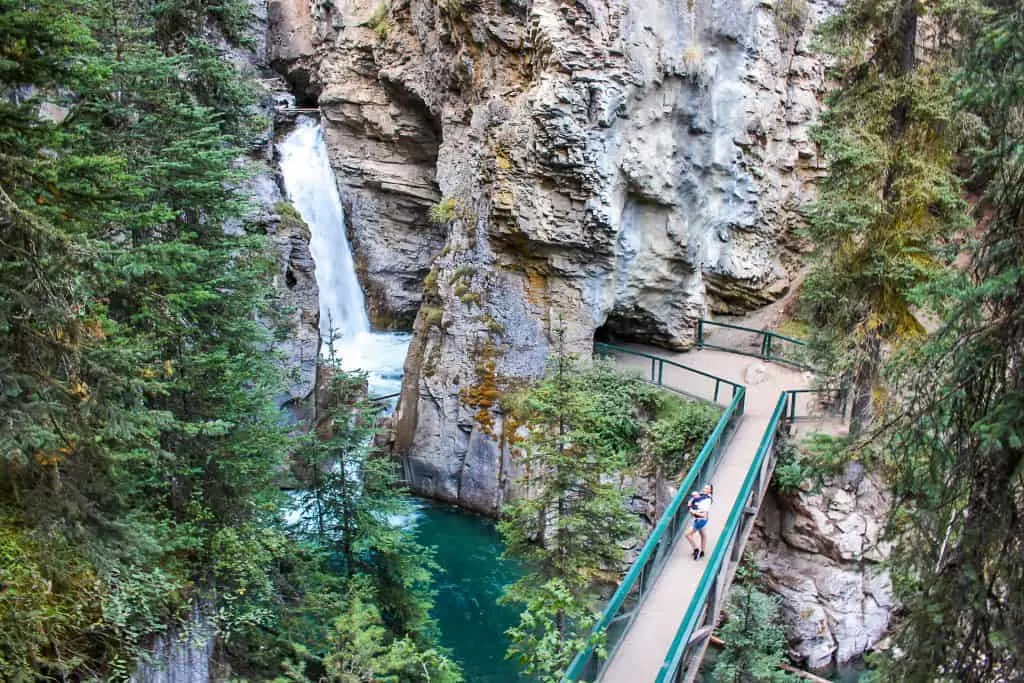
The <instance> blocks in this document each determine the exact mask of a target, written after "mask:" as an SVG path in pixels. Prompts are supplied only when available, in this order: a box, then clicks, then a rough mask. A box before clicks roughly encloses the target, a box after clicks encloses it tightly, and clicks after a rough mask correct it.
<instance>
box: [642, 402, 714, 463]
mask: <svg viewBox="0 0 1024 683" xmlns="http://www.w3.org/2000/svg"><path fill="white" fill-rule="evenodd" d="M653 398H654V400H655V401H656V403H657V407H658V410H657V413H656V419H655V420H654V422H653V423H652V424H651V425H650V428H649V429H648V432H647V436H646V438H645V440H644V445H643V454H644V457H645V458H647V459H649V460H650V461H651V462H652V463H653V464H654V466H655V467H656V468H657V469H658V470H659V471H661V472H664V473H666V474H667V475H668V476H676V475H679V474H684V473H685V472H686V471H687V470H689V468H690V465H691V464H692V463H693V461H694V460H696V459H697V455H698V454H699V453H700V451H701V449H702V448H703V447H704V444H705V442H706V441H707V440H708V437H709V436H710V435H711V432H712V431H714V429H715V425H716V424H718V419H719V417H721V415H722V411H721V410H720V409H719V408H717V407H716V406H713V405H709V404H707V403H700V402H697V401H686V400H682V399H680V398H679V397H677V396H674V395H671V394H667V393H660V392H659V393H658V394H654V395H653Z"/></svg>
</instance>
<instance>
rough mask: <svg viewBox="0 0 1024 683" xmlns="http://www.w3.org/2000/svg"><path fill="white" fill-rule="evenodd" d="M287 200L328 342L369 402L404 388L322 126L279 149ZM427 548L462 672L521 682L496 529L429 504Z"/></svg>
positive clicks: (301, 121)
mask: <svg viewBox="0 0 1024 683" xmlns="http://www.w3.org/2000/svg"><path fill="white" fill-rule="evenodd" d="M278 156H279V157H280V164H281V166H280V167H281V175H282V178H283V180H284V185H285V191H286V192H287V194H288V198H289V199H290V200H291V201H292V203H293V204H294V205H295V208H296V209H297V210H298V211H299V214H300V215H301V216H302V218H303V219H304V220H305V221H306V223H307V225H309V229H310V233H311V240H310V250H311V252H312V254H313V260H314V262H315V263H316V280H317V285H318V287H319V289H320V335H321V337H322V338H323V339H324V340H328V339H330V338H331V336H332V335H333V337H334V343H333V348H334V352H335V353H336V354H337V357H338V358H340V360H341V365H342V367H343V368H345V369H346V370H363V371H365V372H366V373H367V379H368V382H369V392H370V395H371V396H383V395H388V394H393V393H395V392H397V391H399V390H401V388H402V366H403V365H404V363H405V355H406V351H407V350H408V347H409V340H410V335H408V334H400V333H382V332H373V331H372V330H371V329H370V323H369V320H368V319H367V315H366V305H365V301H364V297H363V292H362V290H361V289H360V287H359V281H358V280H357V279H356V272H355V265H354V263H353V259H352V252H351V250H350V248H349V244H348V239H347V238H346V236H345V212H344V208H343V206H342V204H341V198H340V196H339V195H338V187H337V184H336V182H335V179H334V171H333V169H332V168H331V165H330V162H329V159H328V156H327V146H326V145H325V144H324V140H323V134H322V132H321V129H320V124H319V122H318V121H317V120H315V119H313V118H310V117H307V116H302V117H299V118H298V119H297V120H296V122H295V128H294V130H292V131H291V132H290V133H289V134H288V135H287V136H286V137H285V138H284V139H283V140H282V141H281V142H280V143H279V144H278ZM409 523H410V524H413V525H414V526H415V528H416V534H417V537H418V539H419V541H420V543H423V544H424V545H427V546H434V547H435V548H436V561H437V564H438V565H439V566H440V568H441V572H440V573H439V574H438V576H437V577H436V584H435V587H436V589H437V598H436V600H435V604H434V612H433V615H434V617H435V618H436V619H437V622H438V626H439V628H440V632H441V644H442V645H443V646H445V647H446V648H448V649H449V650H451V651H452V653H453V654H454V655H455V658H456V659H458V660H459V662H460V663H461V664H462V667H463V672H464V674H465V680H466V681H474V682H476V681H479V682H480V683H488V682H490V681H494V682H497V681H515V680H516V671H517V668H516V666H515V665H514V664H513V663H512V662H509V661H506V660H505V659H504V656H505V650H506V648H507V647H508V639H507V638H506V636H505V630H506V629H508V628H509V627H510V626H512V625H513V624H514V623H515V621H516V617H517V610H516V609H515V608H511V607H506V606H501V605H498V604H497V600H498V598H499V597H500V596H501V593H502V591H503V589H504V587H505V586H506V585H507V584H509V583H511V582H513V581H515V580H516V579H517V578H518V577H519V576H520V574H521V572H520V570H519V568H518V567H517V566H516V565H515V564H514V563H511V562H508V561H506V560H503V559H502V557H501V553H502V551H503V550H504V548H503V546H502V543H501V539H500V538H499V536H498V533H497V530H496V529H495V527H494V524H493V523H492V522H491V521H490V520H487V519H484V518H482V517H478V516H476V515H472V514H470V513H467V512H463V511H461V510H459V509H458V508H454V507H450V506H444V505H439V504H435V503H431V502H428V501H422V502H421V503H420V504H419V505H418V509H417V512H416V514H415V515H414V516H413V518H412V520H410V522H409Z"/></svg>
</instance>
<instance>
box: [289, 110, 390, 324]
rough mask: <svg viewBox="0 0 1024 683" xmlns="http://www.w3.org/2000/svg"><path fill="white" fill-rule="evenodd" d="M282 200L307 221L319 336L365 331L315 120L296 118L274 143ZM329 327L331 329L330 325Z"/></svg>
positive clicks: (335, 195)
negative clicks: (284, 195) (292, 126)
mask: <svg viewBox="0 0 1024 683" xmlns="http://www.w3.org/2000/svg"><path fill="white" fill-rule="evenodd" d="M278 152H279V153H280V156H281V175H282V177H283V178H284V189H285V191H286V192H287V193H288V198H289V199H290V200H291V201H292V203H293V204H294V205H295V208H296V209H298V211H299V214H301V216H302V218H303V219H304V220H305V221H306V224H307V225H309V227H310V230H311V232H312V239H311V240H310V242H309V249H310V251H311V252H312V254H313V261H314V262H315V263H316V282H317V286H318V287H319V288H320V336H321V338H323V339H325V340H329V339H330V335H331V333H332V331H333V333H334V335H335V338H337V337H339V336H340V338H341V339H352V338H354V337H357V336H359V335H360V334H365V333H367V332H369V331H370V321H369V320H368V319H367V317H366V306H365V303H364V302H363V291H362V290H361V289H360V288H359V281H358V280H357V279H356V269H355V264H354V263H353V261H352V251H351V250H350V249H349V246H348V239H347V238H346V237H345V210H344V209H343V208H342V206H341V197H340V196H338V186H337V184H336V183H335V182H334V171H333V170H332V169H331V164H330V161H329V160H328V158H327V145H325V144H324V136H323V133H322V131H321V130H320V124H319V123H317V122H316V121H314V120H313V119H311V118H309V117H308V116H301V117H299V119H298V120H297V121H296V122H295V130H293V131H292V132H291V133H290V134H289V135H288V137H286V138H285V139H284V141H282V142H281V144H280V145H278ZM332 327H333V328H334V329H333V330H332V329H331V328H332Z"/></svg>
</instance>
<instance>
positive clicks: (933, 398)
mask: <svg viewBox="0 0 1024 683" xmlns="http://www.w3.org/2000/svg"><path fill="white" fill-rule="evenodd" d="M985 5H986V7H985V9H984V11H981V12H976V13H975V15H974V18H975V19H976V21H977V23H976V24H974V25H972V26H970V27H968V29H966V30H965V36H966V38H967V45H969V46H970V47H969V48H968V49H967V50H966V55H965V61H964V66H963V68H962V69H961V71H960V72H959V73H958V74H957V76H956V80H955V84H956V87H957V89H958V91H959V93H960V102H959V104H960V106H961V107H962V108H963V109H964V110H965V111H966V112H968V113H969V114H971V115H973V116H975V117H977V119H978V120H979V121H981V122H982V123H983V125H984V130H983V131H982V132H983V135H982V138H981V141H980V144H979V145H978V148H977V149H975V150H974V151H973V152H972V159H973V161H974V167H975V173H976V179H975V182H976V184H977V185H978V186H979V187H982V188H984V198H983V199H982V208H983V213H984V215H985V216H986V219H987V220H986V231H985V233H984V235H983V237H982V238H981V244H980V245H979V247H978V249H977V250H976V251H974V252H973V253H972V255H971V256H972V260H971V264H970V268H969V270H968V273H967V275H968V277H967V278H966V280H967V281H966V282H965V283H963V284H962V285H961V286H960V287H959V288H957V289H954V290H952V291H951V292H947V293H946V295H947V296H950V294H951V295H952V298H953V301H952V302H951V303H950V306H949V312H948V316H947V320H946V322H945V324H944V325H943V326H942V328H941V329H940V330H939V331H938V332H937V333H936V334H935V335H934V336H933V337H932V338H931V339H930V340H929V341H928V342H927V343H925V344H922V345H920V347H918V348H915V349H908V350H906V352H905V354H903V355H902V356H901V357H899V358H897V359H896V361H895V362H894V363H893V366H892V368H891V375H890V380H891V381H892V383H893V384H894V385H895V390H894V394H895V395H898V396H899V397H900V404H899V405H896V406H893V409H894V415H893V417H891V419H890V423H891V428H890V429H887V430H886V431H885V434H884V443H883V444H882V445H881V447H880V449H879V450H880V455H881V457H882V458H884V462H885V463H886V465H887V466H888V471H889V473H890V478H891V480H892V484H893V488H894V491H895V494H896V507H895V510H894V512H893V514H892V516H891V522H890V527H891V529H890V531H891V534H892V537H893V538H894V539H898V544H897V546H896V548H895V552H894V556H893V558H892V565H893V568H894V572H893V577H894V587H895V589H896V593H897V597H898V599H899V600H900V602H901V604H902V605H903V606H904V608H905V610H906V613H905V616H904V618H903V619H901V621H900V623H899V626H898V629H897V633H896V641H897V644H898V645H899V647H900V649H901V650H902V652H903V656H902V657H900V658H899V659H890V660H889V661H888V662H887V667H886V671H885V675H886V676H887V677H889V678H892V679H894V680H924V679H939V680H957V681H968V682H981V681H995V680H1014V679H1019V678H1020V675H1021V671H1022V670H1024V633H1022V631H1021V628H1020V624H1021V623H1024V565H1022V563H1021V562H1020V558H1021V555H1022V553H1024V514H1022V504H1021V501H1024V467H1022V464H1021V463H1022V462H1024V373H1022V372H1021V368H1022V367H1024V306H1022V305H1021V302H1022V301H1024V262H1022V254H1024V231H1022V230H1021V227H1022V226H1024V194H1022V188H1024V130H1022V128H1021V126H1020V112H1021V111H1022V109H1024V88H1022V85H1021V84H1022V83H1024V8H1022V7H1021V6H1020V3H1015V2H1002V1H993V2H988V3H985ZM936 672H940V673H938V674H937V673H936Z"/></svg>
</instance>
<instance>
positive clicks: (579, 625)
mask: <svg viewBox="0 0 1024 683" xmlns="http://www.w3.org/2000/svg"><path fill="white" fill-rule="evenodd" d="M640 384H642V382H641V381H640V380H639V379H635V380H634V379H631V378H626V379H624V378H623V377H622V376H621V375H618V374H616V373H615V371H614V369H612V368H611V367H610V366H609V364H606V363H596V364H595V365H594V366H592V368H588V369H587V370H585V371H583V370H581V368H580V367H579V366H578V364H577V361H575V360H574V359H573V358H571V357H569V356H567V355H565V354H559V355H558V356H557V357H555V358H553V359H552V360H551V365H550V369H549V371H548V374H547V375H546V377H545V379H544V381H543V382H541V383H540V384H538V385H537V386H535V387H532V388H530V389H528V390H526V391H525V392H523V393H522V394H520V395H517V396H515V397H513V398H512V399H511V400H510V401H509V402H508V406H507V408H506V409H507V410H509V411H510V412H512V413H513V414H514V415H515V420H516V421H517V422H519V423H521V424H523V425H525V426H526V427H527V429H528V430H529V436H528V437H526V439H525V441H523V442H521V443H519V444H517V445H519V446H521V448H522V450H523V454H522V456H521V457H520V458H519V465H520V467H521V468H522V469H521V471H522V472H523V475H522V476H521V478H520V481H519V486H520V487H522V489H523V490H524V492H525V496H524V497H523V498H521V499H519V500H517V501H515V502H514V503H512V504H511V505H509V506H506V508H505V510H504V515H503V518H502V520H501V522H500V523H499V525H498V528H499V531H500V532H501V534H502V537H503V538H504V539H505V543H506V545H507V548H508V549H507V553H508V554H509V555H512V556H515V557H518V558H521V559H524V560H526V561H527V562H526V563H527V565H528V566H531V567H532V568H533V571H532V572H531V573H529V574H527V575H525V576H524V577H523V578H522V579H520V580H519V581H517V582H516V583H515V584H513V585H512V586H510V587H509V588H508V590H507V592H506V596H505V600H507V601H510V602H519V603H522V604H523V605H524V606H525V607H526V611H524V612H523V614H522V617H521V620H520V624H519V626H518V627H516V628H513V629H512V630H511V631H510V633H509V635H510V637H511V638H512V645H511V647H510V648H509V656H514V657H517V658H518V659H519V661H520V662H521V663H522V664H523V665H524V668H525V670H528V671H535V672H537V673H538V674H540V675H541V676H542V678H544V680H553V679H555V678H557V677H558V676H559V675H560V673H562V672H564V670H565V668H566V667H567V666H568V664H569V662H570V660H571V658H572V654H573V652H574V651H575V650H574V649H573V648H566V647H561V646H559V645H558V643H559V642H562V641H572V642H576V641H579V640H580V639H581V638H582V639H585V638H586V634H587V633H588V631H587V628H586V626H585V625H586V624H587V623H588V621H590V620H589V619H587V618H581V615H584V614H589V613H590V612H591V609H592V608H591V607H590V602H591V600H590V598H589V597H588V591H589V589H591V587H592V585H593V584H594V582H595V581H596V580H598V578H599V577H600V575H601V574H602V572H606V571H608V570H609V569H611V568H614V567H616V566H617V565H618V563H619V562H620V561H621V560H622V548H621V544H622V543H623V542H624V541H625V540H627V539H629V538H630V537H631V536H632V535H633V534H635V532H636V523H635V521H634V520H633V518H632V516H631V515H630V513H629V511H628V509H627V508H626V498H625V493H624V492H623V491H622V490H621V489H620V488H619V487H618V486H617V485H616V483H615V475H616V474H617V473H618V472H619V471H621V470H622V469H623V468H624V467H625V465H626V457H627V455H628V454H630V453H632V452H635V451H636V450H637V446H636V443H637V439H638V437H639V436H640V424H639V421H638V420H637V418H636V416H635V407H634V402H633V400H631V399H632V396H633V394H634V392H635V391H636V387H638V386H639V385H640ZM602 389H604V390H603V391H602ZM553 581H554V582H557V583H552V582H553ZM542 645H544V646H543V647H542Z"/></svg>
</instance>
